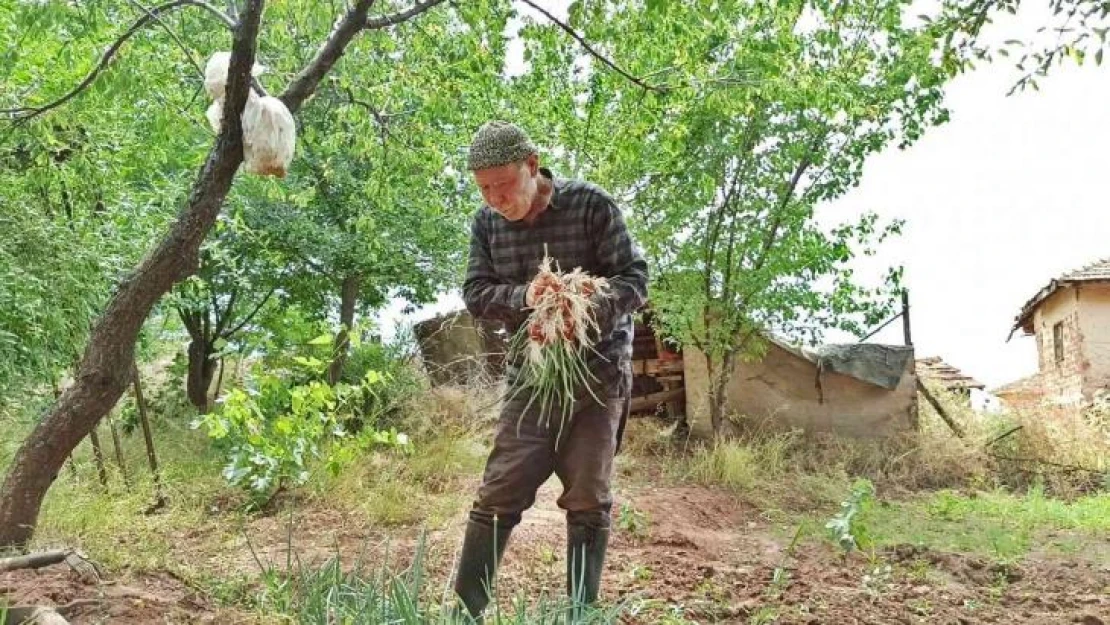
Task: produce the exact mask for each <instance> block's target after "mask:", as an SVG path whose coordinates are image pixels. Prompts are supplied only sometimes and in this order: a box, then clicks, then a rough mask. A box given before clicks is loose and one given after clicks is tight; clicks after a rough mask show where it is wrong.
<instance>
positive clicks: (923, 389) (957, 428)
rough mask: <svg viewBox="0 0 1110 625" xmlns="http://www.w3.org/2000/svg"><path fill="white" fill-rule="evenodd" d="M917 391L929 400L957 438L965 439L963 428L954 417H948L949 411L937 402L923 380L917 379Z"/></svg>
mask: <svg viewBox="0 0 1110 625" xmlns="http://www.w3.org/2000/svg"><path fill="white" fill-rule="evenodd" d="M917 390H918V391H920V392H921V394H922V395H924V396H925V399H927V400H929V403H930V404H931V405H932V406H933V410H936V411H937V414H938V415H940V418H941V419H944V422H945V423H947V424H948V427H949V428H951V429H952V431H953V432H954V433H955V434H956V436H958V437H960V438H963V436H964V430H963V428H961V427H960V426H959V424H957V423H956V422H955V421H954V420H953V419H952V417H951V416H949V415H948V411H946V410H945V409H944V407H943V406H941V405H940V402H939V401H937V398H936V397H933V394H932V393H931V392H930V391H929V389H928V388H926V386H925V385H924V384H922V383H921V378H918V379H917Z"/></svg>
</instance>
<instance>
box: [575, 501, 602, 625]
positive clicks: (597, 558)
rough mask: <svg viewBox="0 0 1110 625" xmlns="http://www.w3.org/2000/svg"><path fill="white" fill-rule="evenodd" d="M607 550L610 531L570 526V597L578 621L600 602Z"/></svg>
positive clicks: (577, 525)
mask: <svg viewBox="0 0 1110 625" xmlns="http://www.w3.org/2000/svg"><path fill="white" fill-rule="evenodd" d="M608 546H609V528H601V527H593V526H590V525H582V524H577V523H568V524H567V596H568V597H570V599H571V603H572V605H573V610H572V614H573V615H574V616H575V617H578V616H580V615H581V614H582V613H583V612H584V611H585V609H587V608H588V607H589V606H592V605H593V604H594V603H596V602H597V597H598V593H599V591H600V589H601V572H602V570H603V569H604V567H605V550H606V549H607V548H608Z"/></svg>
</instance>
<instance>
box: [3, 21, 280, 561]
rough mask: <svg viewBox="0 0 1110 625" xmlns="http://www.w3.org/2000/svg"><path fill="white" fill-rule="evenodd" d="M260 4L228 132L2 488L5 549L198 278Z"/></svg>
mask: <svg viewBox="0 0 1110 625" xmlns="http://www.w3.org/2000/svg"><path fill="white" fill-rule="evenodd" d="M261 13H262V0H249V1H248V2H247V3H246V9H245V10H244V13H243V19H242V21H241V22H240V23H239V24H238V25H237V26H236V28H235V34H234V42H233V44H232V55H231V67H230V69H229V71H228V82H227V88H226V93H227V97H226V100H225V103H224V115H223V119H224V122H223V123H224V127H223V128H222V131H221V132H220V135H219V138H218V140H217V143H216V146H215V148H213V150H212V151H211V152H210V153H209V155H208V159H207V161H206V162H205V165H204V168H203V169H202V170H201V172H200V175H199V176H198V177H197V181H196V183H195V184H194V185H193V189H192V191H191V192H190V194H189V200H188V203H187V204H186V206H185V208H183V209H182V211H181V213H180V214H179V216H178V219H177V221H176V222H175V223H174V225H173V227H172V229H171V230H170V232H168V233H167V235H166V236H165V237H164V238H163V239H162V240H161V241H160V242H159V243H158V246H157V247H156V248H155V249H154V250H153V251H152V252H151V253H150V254H149V255H148V256H147V257H146V258H144V259H143V261H142V263H141V264H140V265H139V267H138V268H137V269H136V270H135V271H134V272H133V273H132V274H131V275H130V276H128V277H127V278H126V279H124V280H123V281H122V282H121V283H120V284H119V286H118V287H117V288H116V291H115V293H114V294H113V296H112V298H111V300H110V301H109V303H108V306H107V308H106V309H105V311H104V313H103V314H102V315H101V316H100V318H99V319H98V320H97V321H96V324H95V325H94V327H93V329H92V333H91V334H90V336H89V341H88V345H87V347H86V348H85V353H84V356H83V357H82V359H81V364H80V366H79V367H78V369H77V372H76V374H75V375H74V382H73V384H72V385H71V386H70V387H69V388H68V389H66V391H65V392H64V393H63V394H62V397H61V398H60V399H59V400H58V401H57V402H56V403H55V404H54V406H53V407H52V408H51V409H50V411H49V412H48V413H47V414H46V415H45V416H44V417H43V418H42V419H41V420H40V421H39V423H38V425H37V426H36V427H35V429H34V430H33V431H32V432H31V434H30V435H29V436H28V437H27V439H26V440H25V441H24V442H23V444H22V445H21V446H20V448H19V451H18V452H16V455H15V458H13V460H12V464H11V468H10V469H9V471H8V475H7V477H6V478H5V480H4V484H3V487H2V488H0V548H4V547H19V548H25V547H26V545H27V543H28V541H29V540H30V539H31V536H32V535H33V533H34V529H35V525H36V523H37V522H38V516H39V511H40V509H41V508H42V501H43V499H44V498H45V497H46V492H47V490H48V489H49V488H50V485H51V484H52V483H53V481H54V479H55V477H56V476H57V475H58V471H59V470H60V469H61V465H62V463H63V462H64V461H65V458H66V456H67V455H69V453H70V452H72V451H73V449H74V447H76V446H77V444H78V443H79V442H80V441H81V439H82V438H84V437H85V436H86V435H87V434H88V433H89V432H90V431H92V429H93V428H94V427H96V424H97V423H98V422H99V421H100V420H101V419H102V418H103V417H104V415H106V414H107V413H108V411H109V410H111V409H112V407H113V406H114V405H115V404H116V402H117V401H119V398H120V396H121V395H123V392H124V390H125V389H126V388H127V385H128V384H129V383H130V382H131V378H132V375H131V366H130V365H131V363H132V361H133V360H134V351H135V341H136V339H137V338H138V335H139V331H140V330H141V329H142V325H143V322H144V321H145V320H146V318H147V315H149V314H150V310H151V309H152V308H153V307H154V305H155V304H156V303H157V302H158V300H159V299H161V297H162V296H163V295H164V294H165V293H166V292H167V291H169V290H170V289H171V288H173V285H174V284H176V283H177V282H179V281H180V280H182V279H184V278H185V277H187V276H189V275H190V274H192V273H193V272H194V271H196V267H197V264H198V258H197V255H198V250H199V249H200V245H201V243H202V242H203V241H204V238H205V236H207V234H208V231H209V230H210V229H211V228H212V225H213V224H214V223H215V221H216V217H217V215H218V214H219V212H220V208H221V207H222V206H223V201H224V198H225V197H226V196H227V192H228V190H229V189H230V188H231V183H232V181H233V180H234V178H235V172H236V171H237V170H238V169H239V165H240V164H241V163H242V162H243V128H242V120H241V116H242V111H243V108H244V105H245V104H246V100H247V90H248V89H249V87H250V68H251V67H252V66H253V64H254V50H255V42H256V39H257V38H258V25H259V21H260V17H261Z"/></svg>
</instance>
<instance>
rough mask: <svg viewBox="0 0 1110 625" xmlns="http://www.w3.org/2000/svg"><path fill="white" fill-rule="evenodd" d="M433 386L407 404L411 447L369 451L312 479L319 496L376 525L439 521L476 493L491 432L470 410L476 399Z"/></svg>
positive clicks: (436, 522) (433, 524)
mask: <svg viewBox="0 0 1110 625" xmlns="http://www.w3.org/2000/svg"><path fill="white" fill-rule="evenodd" d="M457 393H458V392H457V391H456V390H444V391H438V390H436V389H432V390H429V391H428V393H426V394H425V395H423V396H421V397H418V398H414V400H413V403H412V404H411V405H410V406H409V407H407V408H406V412H407V414H409V415H411V417H410V419H409V421H408V422H407V423H406V424H405V429H406V430H407V431H410V432H412V440H413V449H412V452H411V453H409V454H403V453H402V452H400V451H388V452H379V453H374V454H367V455H364V456H362V457H360V458H358V459H357V460H356V461H355V462H354V464H352V465H351V466H349V467H347V468H346V469H344V470H343V471H342V472H340V474H339V475H334V476H327V475H324V476H321V478H320V479H318V480H316V481H315V482H314V483H313V486H312V488H313V493H314V496H315V497H317V498H318V499H320V500H323V501H327V502H329V503H333V504H335V505H339V506H343V507H346V508H348V509H353V510H359V511H360V512H361V513H362V514H365V515H366V518H367V519H368V520H369V521H370V522H372V523H375V524H380V525H386V526H396V525H409V524H414V523H418V522H419V523H423V524H426V525H428V526H430V527H437V526H441V525H442V524H444V523H446V522H447V521H448V520H449V519H450V518H452V517H453V516H454V515H455V514H456V513H457V512H458V511H459V509H460V508H461V507H462V506H464V505H465V504H466V503H468V502H469V501H470V500H471V499H472V498H473V496H474V493H473V490H474V486H473V484H472V482H473V481H474V480H475V479H476V477H477V476H478V475H480V474H481V469H482V464H483V462H484V461H485V457H486V453H487V451H488V450H487V445H488V441H487V439H488V436H486V435H485V432H484V430H483V429H482V425H481V422H480V421H479V420H477V419H472V418H470V417H471V416H472V415H470V413H468V412H467V410H469V409H472V404H475V403H476V402H478V401H480V399H478V398H467V397H465V396H464V397H460V396H458V394H457Z"/></svg>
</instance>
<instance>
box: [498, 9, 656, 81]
mask: <svg viewBox="0 0 1110 625" xmlns="http://www.w3.org/2000/svg"><path fill="white" fill-rule="evenodd" d="M520 1H521V2H523V3H524V4H527V5H528V6H530V7H532V8H533V9H535V10H536V11H538V12H539V13H540V14H541V15H543V16H544V17H546V18H547V19H548V20H549V21H550V22H551V23H552V24H555V25H556V26H558V27H559V28H561V29H562V30H563V31H564V32H566V33H567V34H568V35H570V36H571V37H572V38H573V39H574V40H575V41H577V42H578V43H579V44H580V45H581V46H582V47H583V48H584V49H585V50H586V52H589V53H590V55H591V56H593V57H594V58H596V59H597V60H599V61H601V62H602V63H604V64H605V65H608V66H609V68H610V69H612V70H613V71H615V72H617V73H618V74H620V75H621V76H624V77H625V78H627V79H628V80H629V81H631V82H632V83H633V84H635V85H636V86H638V87H640V88H641V89H643V90H645V91H655V92H658V93H662V92H663V91H665V90H664V89H661V88H659V87H654V86H652V85H649V84H647V83H646V82H644V81H643V80H640V79H639V78H636V77H635V76H633V75H632V74H630V73H628V72H627V71H625V70H624V69H621V68H620V67H619V66H618V65H617V64H616V63H614V62H613V61H610V60H609V59H608V58H606V57H605V56H604V55H602V54H601V53H600V52H598V51H597V50H595V49H594V48H593V46H591V45H590V44H589V42H587V41H586V39H585V38H584V37H582V35H579V34H578V33H577V32H575V30H574V29H573V28H571V27H570V26H569V25H568V24H566V23H565V22H563V21H562V20H560V19H558V18H557V17H555V16H554V15H552V14H551V13H550V12H548V11H547V10H546V9H544V8H542V7H540V6H539V5H537V4H536V3H535V2H533V1H532V0H520Z"/></svg>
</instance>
